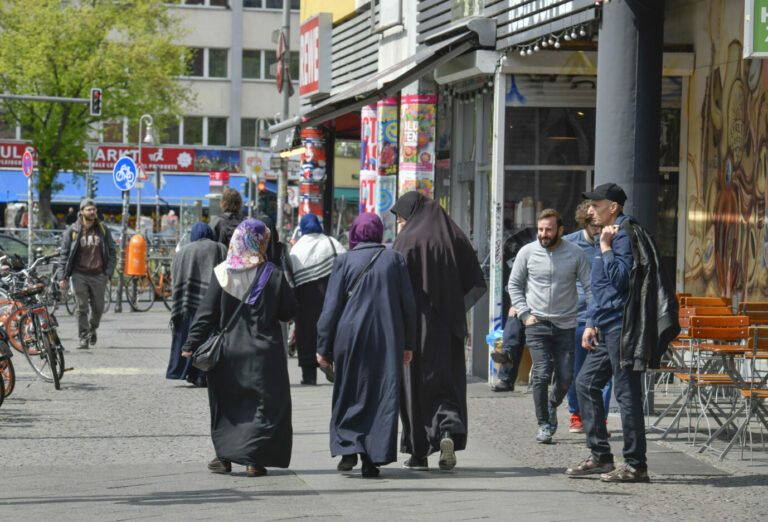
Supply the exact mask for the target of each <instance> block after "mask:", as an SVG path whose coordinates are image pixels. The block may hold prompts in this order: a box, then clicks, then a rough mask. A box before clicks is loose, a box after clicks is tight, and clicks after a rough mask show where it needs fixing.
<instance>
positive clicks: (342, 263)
mask: <svg viewBox="0 0 768 522" xmlns="http://www.w3.org/2000/svg"><path fill="white" fill-rule="evenodd" d="M383 231H384V226H383V224H382V223H381V220H380V219H379V217H378V216H377V215H376V214H371V213H364V214H360V215H359V216H358V217H357V219H355V222H354V223H353V224H352V228H351V229H350V231H349V246H350V248H351V250H350V251H349V252H348V253H346V254H344V255H343V256H341V257H339V258H338V259H337V260H336V263H335V264H334V265H333V272H332V273H331V278H330V280H329V282H328V291H327V292H326V294H325V302H324V304H323V312H322V314H321V315H320V321H319V322H318V325H317V360H318V362H319V363H320V365H321V366H323V367H325V366H328V365H330V364H331V363H333V365H334V367H335V373H336V379H335V381H334V383H333V406H332V410H331V428H330V435H331V440H330V445H331V455H332V456H337V455H341V457H342V458H341V461H340V462H339V464H338V466H337V469H338V470H339V471H349V470H351V469H352V468H354V467H355V465H356V464H357V458H358V455H360V458H361V460H362V462H363V464H362V475H363V477H376V476H378V475H379V466H380V465H382V464H388V463H390V462H394V461H395V458H396V456H397V418H398V406H399V402H400V383H401V377H402V371H403V365H404V364H407V363H408V362H409V361H410V359H411V356H412V351H411V350H413V349H414V347H415V346H416V343H417V338H416V317H417V315H416V303H415V301H414V297H413V291H412V290H411V280H410V277H409V276H408V270H407V268H406V266H405V260H404V259H403V256H402V255H401V254H400V253H399V252H395V251H394V250H387V249H385V248H384V246H383V245H381V238H382V233H383Z"/></svg>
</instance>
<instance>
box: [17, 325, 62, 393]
mask: <svg viewBox="0 0 768 522" xmlns="http://www.w3.org/2000/svg"><path fill="white" fill-rule="evenodd" d="M26 319H29V320H30V321H29V324H28V326H25V328H24V329H23V330H24V335H25V337H24V348H25V349H24V357H26V358H27V362H28V363H29V365H30V366H31V367H32V369H33V370H35V373H36V374H37V375H39V376H40V378H41V379H43V380H44V381H46V382H54V377H53V374H54V368H55V366H52V365H51V361H50V360H49V358H48V354H47V352H48V350H46V347H45V341H44V340H43V336H42V335H40V332H38V331H37V327H36V326H35V324H34V322H33V321H32V318H31V317H28V316H27V317H26ZM56 378H57V379H58V374H57V376H56Z"/></svg>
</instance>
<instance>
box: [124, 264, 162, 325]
mask: <svg viewBox="0 0 768 522" xmlns="http://www.w3.org/2000/svg"><path fill="white" fill-rule="evenodd" d="M124 290H125V298H126V300H127V301H128V304H129V305H130V306H131V308H132V309H133V310H134V311H136V312H146V311H147V310H149V309H150V308H152V303H154V302H155V299H162V301H163V304H164V305H165V307H166V308H167V309H168V310H170V309H171V307H172V306H173V285H172V283H171V261H170V259H167V258H159V257H154V258H150V262H149V263H147V271H146V273H145V274H143V275H140V276H126V277H125V282H124Z"/></svg>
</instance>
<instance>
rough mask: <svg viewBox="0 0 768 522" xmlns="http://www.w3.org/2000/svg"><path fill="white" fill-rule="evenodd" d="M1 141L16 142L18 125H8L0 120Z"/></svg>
mask: <svg viewBox="0 0 768 522" xmlns="http://www.w3.org/2000/svg"><path fill="white" fill-rule="evenodd" d="M0 139H2V140H15V139H16V124H15V123H6V122H5V121H3V120H2V119H0Z"/></svg>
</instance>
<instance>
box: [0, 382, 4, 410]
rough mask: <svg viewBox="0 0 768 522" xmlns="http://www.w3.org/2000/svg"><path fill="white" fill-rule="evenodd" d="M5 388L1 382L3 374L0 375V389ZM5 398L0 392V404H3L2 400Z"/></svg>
mask: <svg viewBox="0 0 768 522" xmlns="http://www.w3.org/2000/svg"><path fill="white" fill-rule="evenodd" d="M4 389H5V383H4V382H3V376H2V375H0V390H4ZM4 400H5V394H4V393H2V392H0V406H2V405H3V401H4Z"/></svg>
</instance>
